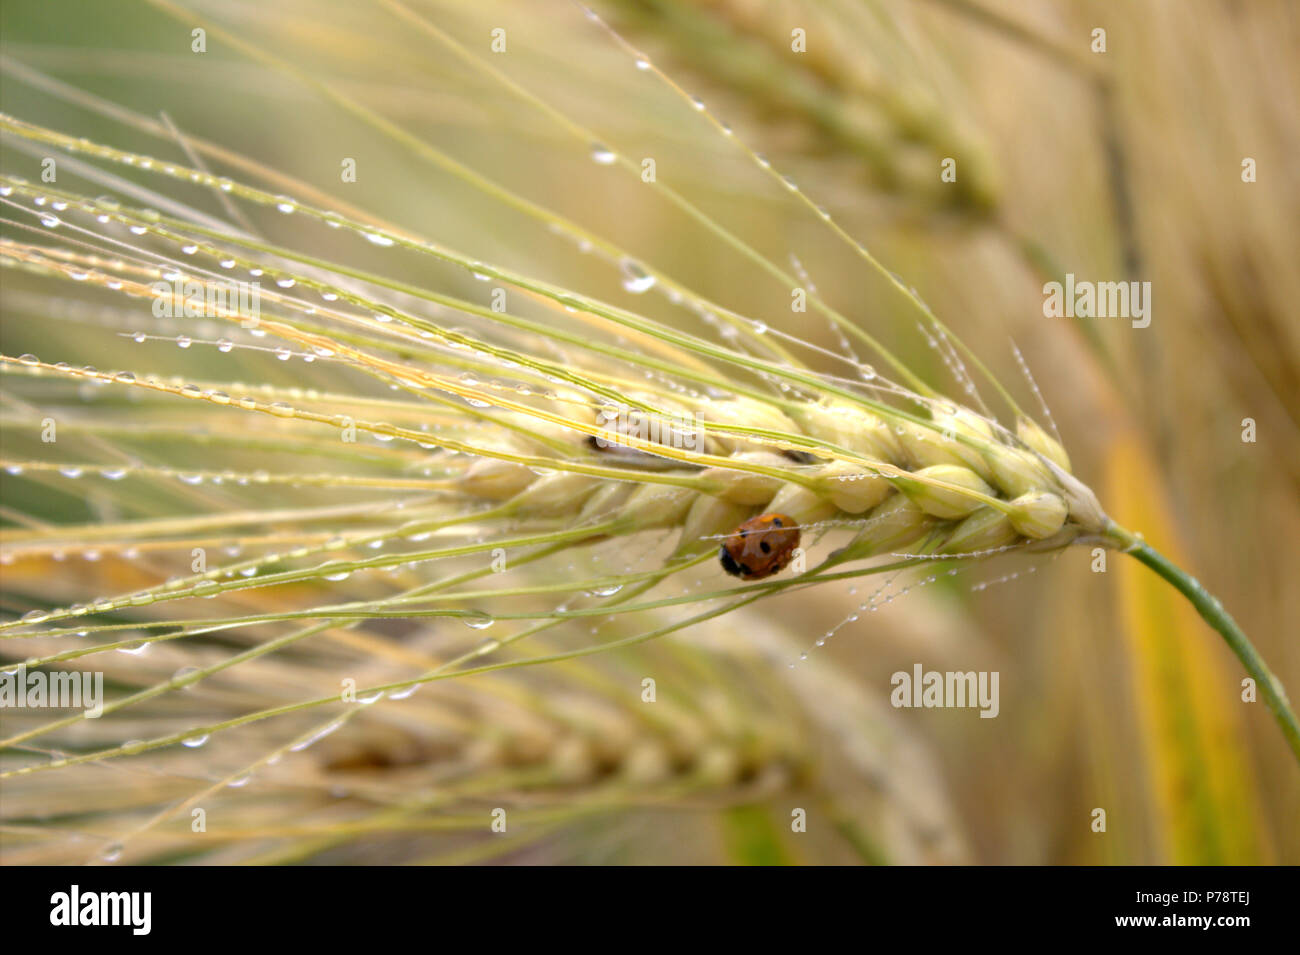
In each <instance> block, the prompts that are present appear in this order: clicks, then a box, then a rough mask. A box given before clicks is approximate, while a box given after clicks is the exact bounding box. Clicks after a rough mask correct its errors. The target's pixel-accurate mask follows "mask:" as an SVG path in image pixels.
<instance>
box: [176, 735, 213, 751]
mask: <svg viewBox="0 0 1300 955" xmlns="http://www.w3.org/2000/svg"><path fill="white" fill-rule="evenodd" d="M208 739H209V734H207V733H201V734H199V735H198V736H191V737H190V738H189V739H183V740H181V745H182V746H188V747H189V748H190V749H198V748H199V747H200V746H202V745H203V744H204V743H206V742H207V741H208Z"/></svg>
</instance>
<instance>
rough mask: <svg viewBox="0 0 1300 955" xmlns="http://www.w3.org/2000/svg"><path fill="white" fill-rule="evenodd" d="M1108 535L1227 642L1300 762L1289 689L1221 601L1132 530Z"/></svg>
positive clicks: (1299, 726)
mask: <svg viewBox="0 0 1300 955" xmlns="http://www.w3.org/2000/svg"><path fill="white" fill-rule="evenodd" d="M1106 533H1107V536H1109V537H1111V538H1112V539H1113V540H1116V541H1118V542H1120V543H1121V544H1122V545H1123V549H1124V550H1125V551H1126V552H1127V553H1129V554H1132V555H1133V556H1134V557H1136V558H1137V559H1138V560H1139V561H1141V562H1142V563H1144V564H1146V565H1147V566H1148V567H1150V568H1151V569H1152V570H1153V571H1155V572H1156V573H1157V574H1159V575H1160V576H1161V577H1163V578H1164V579H1165V580H1166V581H1168V582H1169V583H1170V584H1172V585H1173V586H1174V588H1175V589H1177V590H1178V591H1179V593H1181V594H1182V595H1183V596H1184V597H1186V598H1187V599H1188V600H1189V601H1190V602H1191V604H1192V606H1193V607H1195V608H1196V612H1197V613H1199V614H1200V615H1201V618H1202V619H1203V620H1204V621H1205V622H1206V623H1208V624H1209V625H1210V626H1211V627H1213V628H1214V629H1215V630H1217V631H1218V632H1219V634H1220V635H1221V636H1222V637H1223V639H1224V640H1225V641H1227V644H1228V646H1229V647H1230V648H1231V649H1232V652H1233V653H1235V654H1236V655H1237V659H1238V660H1240V661H1241V663H1242V665H1243V666H1244V667H1245V668H1246V672H1247V673H1248V674H1250V676H1251V677H1252V678H1253V679H1254V680H1255V684H1256V685H1257V686H1258V687H1259V688H1260V690H1261V691H1262V692H1263V694H1264V702H1265V703H1267V704H1268V708H1269V709H1270V710H1272V711H1273V718H1274V719H1276V720H1277V724H1278V726H1279V727H1281V729H1282V735H1283V736H1285V737H1286V741H1287V745H1288V746H1290V747H1291V752H1292V753H1294V754H1295V758H1296V762H1297V763H1300V721H1297V719H1296V715H1295V711H1294V710H1292V709H1291V702H1290V700H1288V699H1287V696H1286V689H1285V688H1284V687H1283V686H1282V681H1281V680H1279V679H1278V678H1277V677H1276V676H1274V675H1273V671H1272V670H1270V669H1269V668H1268V664H1267V663H1265V662H1264V658H1263V657H1261V656H1260V655H1259V651H1258V650H1256V649H1255V645H1254V644H1252V643H1251V642H1250V638H1249V637H1247V636H1246V634H1245V632H1244V631H1243V630H1242V629H1241V627H1240V626H1238V624H1237V621H1235V620H1233V619H1232V615H1231V614H1230V613H1228V611H1227V610H1226V609H1225V608H1224V606H1223V604H1222V602H1221V601H1220V600H1219V599H1218V598H1217V597H1215V596H1214V595H1213V594H1211V593H1210V592H1209V591H1208V590H1206V589H1205V588H1204V587H1203V586H1201V583H1200V581H1198V580H1197V579H1196V578H1195V577H1193V576H1192V575H1191V574H1189V573H1187V571H1185V570H1183V569H1182V568H1180V567H1178V566H1177V565H1176V564H1174V563H1173V561H1171V560H1170V559H1169V558H1168V557H1166V556H1165V555H1164V554H1162V553H1160V552H1159V551H1158V550H1156V549H1155V548H1154V547H1152V546H1151V545H1150V544H1148V543H1147V542H1146V541H1144V540H1142V538H1140V537H1138V536H1137V535H1136V534H1134V533H1133V532H1132V531H1128V530H1125V529H1124V528H1122V527H1120V526H1119V525H1118V524H1113V523H1112V524H1111V526H1110V528H1108V530H1107V532H1106Z"/></svg>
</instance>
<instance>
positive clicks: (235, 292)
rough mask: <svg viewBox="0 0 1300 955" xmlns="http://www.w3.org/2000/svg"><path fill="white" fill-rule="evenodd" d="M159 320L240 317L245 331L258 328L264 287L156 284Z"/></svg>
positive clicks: (155, 305)
mask: <svg viewBox="0 0 1300 955" xmlns="http://www.w3.org/2000/svg"><path fill="white" fill-rule="evenodd" d="M149 288H150V290H151V291H152V292H153V296H154V299H153V314H154V317H155V318H203V317H205V316H220V315H224V316H229V317H235V316H238V317H239V321H240V324H242V325H243V326H244V327H245V328H256V327H257V324H258V322H259V320H260V319H261V316H262V287H261V285H260V284H259V283H257V282H193V281H191V282H187V281H185V280H183V279H174V280H172V281H170V282H168V281H158V282H154V283H152V284H151V285H150V286H149Z"/></svg>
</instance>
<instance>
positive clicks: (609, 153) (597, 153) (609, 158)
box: [591, 143, 618, 166]
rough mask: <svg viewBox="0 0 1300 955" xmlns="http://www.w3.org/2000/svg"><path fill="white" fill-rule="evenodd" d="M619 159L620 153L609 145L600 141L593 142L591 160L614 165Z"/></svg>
mask: <svg viewBox="0 0 1300 955" xmlns="http://www.w3.org/2000/svg"><path fill="white" fill-rule="evenodd" d="M617 160H618V154H617V153H615V152H614V150H612V149H610V148H609V147H608V146H602V145H601V144H600V143H592V144H591V161H592V162H594V163H595V164H596V165H598V166H612V165H613V164H614V163H615V162H616V161H617Z"/></svg>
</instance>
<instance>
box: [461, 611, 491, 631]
mask: <svg viewBox="0 0 1300 955" xmlns="http://www.w3.org/2000/svg"><path fill="white" fill-rule="evenodd" d="M462 619H464V621H465V626H467V627H469V628H470V629H471V630H486V629H487V628H488V627H490V626H492V624H494V623H496V621H495V620H494V619H492V617H491V616H489V615H488V614H486V613H479V614H478V615H477V616H473V617H464V618H462Z"/></svg>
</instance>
